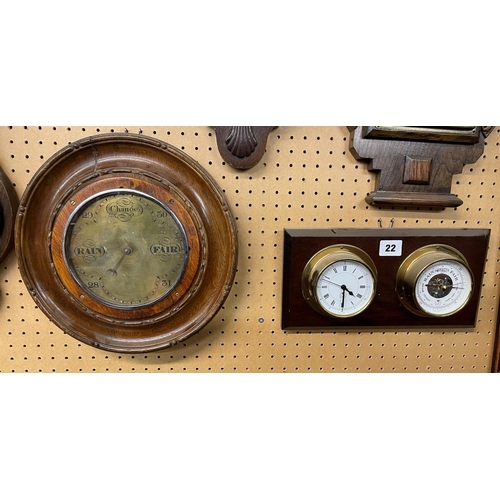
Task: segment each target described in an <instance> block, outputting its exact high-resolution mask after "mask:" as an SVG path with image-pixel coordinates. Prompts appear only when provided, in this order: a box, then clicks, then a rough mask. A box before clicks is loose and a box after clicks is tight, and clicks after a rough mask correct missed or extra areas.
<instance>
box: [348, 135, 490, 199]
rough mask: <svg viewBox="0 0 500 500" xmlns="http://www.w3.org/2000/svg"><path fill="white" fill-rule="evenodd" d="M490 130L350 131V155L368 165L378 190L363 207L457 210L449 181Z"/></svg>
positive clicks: (481, 146)
mask: <svg viewBox="0 0 500 500" xmlns="http://www.w3.org/2000/svg"><path fill="white" fill-rule="evenodd" d="M491 129H492V127H479V126H475V127H375V126H357V127H349V130H350V132H351V137H350V150H351V153H352V154H353V156H354V157H355V158H356V159H358V160H361V159H367V160H370V163H369V164H368V169H369V170H370V171H374V172H377V173H378V174H379V175H378V186H377V189H376V190H375V191H373V192H371V193H369V194H368V196H367V197H366V202H367V203H368V204H370V205H378V206H408V207H422V208H430V207H437V208H445V207H458V206H460V205H461V204H462V203H463V201H462V200H461V199H460V198H458V197H457V196H456V195H454V194H452V193H451V185H452V177H453V175H455V174H459V173H461V172H462V169H463V167H464V165H466V164H471V163H474V162H476V161H477V160H478V159H479V157H480V156H481V155H482V154H483V150H484V140H485V138H486V137H487V136H488V134H489V133H490V132H491Z"/></svg>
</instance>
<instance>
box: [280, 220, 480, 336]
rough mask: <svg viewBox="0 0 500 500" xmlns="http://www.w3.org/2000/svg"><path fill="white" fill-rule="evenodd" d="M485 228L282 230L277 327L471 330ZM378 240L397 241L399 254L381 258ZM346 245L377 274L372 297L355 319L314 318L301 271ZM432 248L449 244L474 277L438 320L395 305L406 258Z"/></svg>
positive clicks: (317, 316) (477, 299) (400, 304)
mask: <svg viewBox="0 0 500 500" xmlns="http://www.w3.org/2000/svg"><path fill="white" fill-rule="evenodd" d="M489 235H490V231H489V230H488V229H458V230H455V229H387V230H385V229H286V230H285V233H284V262H283V296H282V328H283V329H284V330H288V331H290V329H311V330H318V329H322V330H330V329H339V328H342V329H346V330H348V329H352V328H353V327H354V328H363V329H382V328H393V327H394V328H400V327H401V328H407V329H415V328H426V329H428V328H470V327H474V326H475V323H476V315H477V310H478V305H479V298H480V295H481V283H482V276H483V271H484V264H485V260H486V254H487V249H488V241H489ZM381 240H402V242H403V243H402V249H403V250H402V255H400V256H380V255H379V244H380V241H381ZM337 244H346V245H352V246H355V247H358V248H361V249H362V250H364V251H365V252H366V253H367V254H368V255H369V256H370V257H371V258H372V259H373V262H374V264H375V266H376V269H377V272H378V284H377V291H376V294H375V298H374V300H373V302H372V303H371V304H370V306H369V307H368V308H367V309H366V310H364V311H363V312H362V313H360V314H359V315H357V316H354V317H349V318H342V319H340V318H334V317H327V316H323V315H322V314H319V313H318V312H317V311H315V310H314V309H313V308H312V307H310V306H309V305H308V304H307V302H306V300H305V299H304V297H303V295H302V290H301V278H302V271H303V269H304V267H305V266H306V264H307V262H308V261H309V259H310V258H311V257H312V256H313V255H315V254H316V253H317V252H318V251H320V250H321V249H323V248H326V247H328V246H330V245H337ZM431 244H443V245H449V246H451V247H453V248H455V249H456V250H458V251H459V252H461V253H462V254H463V255H464V256H465V258H466V259H467V261H468V263H469V266H470V268H471V271H472V274H473V277H474V283H475V285H474V289H473V292H472V296H471V298H470V300H469V302H468V303H467V305H466V306H465V307H463V308H462V309H461V310H460V311H459V312H457V313H455V314H453V315H451V316H447V317H439V318H431V317H423V316H418V315H415V314H413V313H411V312H409V311H408V310H407V309H406V308H405V307H404V306H403V305H402V303H401V302H400V300H399V297H398V294H397V290H396V274H397V272H398V269H399V267H400V266H401V264H402V263H403V261H404V260H405V258H406V257H408V255H410V254H411V253H412V252H414V251H415V250H417V249H419V248H421V247H423V246H426V245H431Z"/></svg>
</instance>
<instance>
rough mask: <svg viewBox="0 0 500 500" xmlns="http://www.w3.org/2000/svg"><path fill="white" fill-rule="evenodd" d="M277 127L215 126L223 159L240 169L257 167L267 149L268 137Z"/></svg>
mask: <svg viewBox="0 0 500 500" xmlns="http://www.w3.org/2000/svg"><path fill="white" fill-rule="evenodd" d="M275 128H276V127H247V126H233V127H220V126H218V127H214V129H215V135H216V137H217V146H218V148H219V153H220V155H221V156H222V159H223V160H224V161H225V162H226V163H228V164H229V165H231V167H234V168H237V169H239V170H247V169H249V168H252V167H255V165H257V163H259V161H260V160H261V158H262V156H263V155H264V153H265V151H266V144H267V137H268V135H269V133H270V132H271V130H273V129H275Z"/></svg>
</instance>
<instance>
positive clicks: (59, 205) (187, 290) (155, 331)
mask: <svg viewBox="0 0 500 500" xmlns="http://www.w3.org/2000/svg"><path fill="white" fill-rule="evenodd" d="M120 181H121V182H120ZM117 182H118V183H120V185H121V186H124V187H126V188H127V189H134V188H137V189H140V190H141V191H144V192H148V193H150V194H151V195H153V196H156V197H158V198H160V199H163V200H164V201H165V200H168V201H169V203H172V202H175V203H176V204H179V209H178V210H177V211H176V215H177V216H178V217H179V219H180V220H181V221H183V223H184V225H185V227H186V229H187V231H188V232H189V234H190V235H191V236H189V237H188V241H189V244H190V245H193V253H192V255H193V260H192V262H188V271H187V272H186V276H187V279H186V280H182V279H181V281H180V283H179V287H180V288H176V290H177V291H180V298H179V300H176V301H171V300H170V299H169V298H166V299H165V300H164V301H161V302H159V304H154V305H150V306H148V307H145V308H144V310H142V312H141V310H140V309H139V310H137V309H136V310H135V311H130V314H129V313H127V311H126V310H125V311H124V310H121V311H117V310H112V311H106V307H98V306H96V305H95V304H93V303H92V301H85V300H84V301H82V300H81V299H80V291H81V290H80V289H79V288H78V284H76V283H74V282H72V277H71V274H70V273H67V272H66V271H65V264H64V262H63V261H62V260H61V256H60V252H61V248H62V243H61V238H62V231H63V225H64V221H66V220H67V219H68V217H69V212H68V210H69V208H68V207H70V206H72V204H71V203H70V201H75V200H80V198H82V199H83V198H85V197H86V196H87V194H88V193H90V192H96V191H97V192H99V191H101V190H106V189H109V188H110V187H111V188H116V187H117ZM68 203H70V204H69V205H68ZM75 204H76V203H75ZM15 244H16V251H17V256H18V263H19V269H20V272H21V275H22V278H23V280H24V283H25V285H26V287H27V288H28V290H29V292H30V294H31V296H32V297H33V299H34V300H35V302H36V303H37V304H38V305H39V307H40V309H41V310H42V311H43V312H44V313H45V314H46V315H47V316H48V317H49V319H51V320H52V321H53V322H54V323H55V324H56V325H57V326H58V327H59V328H61V329H62V330H63V331H65V332H66V333H68V334H70V335H72V336H73V337H75V338H76V339H78V340H79V341H82V342H84V343H87V344H89V345H92V346H94V347H97V348H101V349H105V350H109V351H115V352H128V353H141V352H149V351H154V350H159V349H163V348H166V347H169V346H171V345H174V344H176V343H178V342H180V341H184V340H186V339H187V338H188V337H190V336H192V335H194V334H195V333H197V332H198V331H199V330H200V329H201V328H203V327H204V326H205V325H206V324H207V323H208V322H209V321H210V320H211V319H212V318H213V316H214V315H215V314H216V313H217V312H218V310H219V309H220V308H221V307H222V305H223V303H224V301H225V300H226V298H227V295H228V294H229V291H230V289H231V286H232V283H233V279H234V275H235V272H236V262H237V238H236V227H235V222H234V218H233V216H232V213H231V210H230V208H229V205H228V203H227V201H226V199H225V196H224V194H223V192H222V190H221V189H220V188H219V187H218V186H217V184H216V183H215V181H214V180H213V179H212V177H210V175H209V174H208V173H207V172H206V171H205V169H203V168H202V167H201V166H200V165H199V164H198V163H197V162H196V161H195V160H193V159H192V158H190V157H189V156H188V155H186V154H185V153H183V152H182V151H180V150H178V149H177V148H174V147H173V146H171V145H169V144H167V143H165V142H162V141H160V140H157V139H154V138H150V137H146V136H143V135H135V134H128V133H126V134H117V133H114V134H102V135H98V136H93V137H88V138H85V139H82V140H79V141H76V142H74V143H71V144H70V145H68V146H66V147H65V148H63V149H61V150H60V151H59V152H58V153H56V154H55V155H54V156H52V157H51V158H50V159H48V160H47V161H46V162H45V163H44V164H43V165H42V167H41V168H40V169H39V170H38V172H37V173H36V174H35V175H34V177H33V178H32V180H31V181H30V183H29V184H28V186H27V188H26V190H25V192H24V194H23V196H22V198H21V202H20V207H19V210H18V214H17V221H16V226H15Z"/></svg>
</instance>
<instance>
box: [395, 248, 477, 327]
mask: <svg viewBox="0 0 500 500" xmlns="http://www.w3.org/2000/svg"><path fill="white" fill-rule="evenodd" d="M441 261H451V262H456V263H458V264H461V265H462V266H464V267H465V269H466V270H467V272H468V274H469V276H470V280H471V287H470V290H469V292H468V294H467V297H466V298H465V300H464V301H463V302H462V303H461V305H460V306H459V307H457V308H456V309H454V310H453V311H451V312H449V313H445V314H430V313H429V312H427V311H425V310H424V309H422V307H421V306H420V304H419V302H418V298H417V296H416V285H417V281H418V279H419V277H420V276H421V275H422V274H423V273H424V272H425V271H426V269H428V268H429V267H430V266H432V265H434V264H437V263H439V262H441ZM474 286H475V284H474V273H473V272H472V270H471V268H470V266H469V263H468V262H467V259H466V258H465V257H464V255H463V254H462V253H461V252H459V251H458V250H457V249H456V248H453V247H451V246H449V245H443V244H439V245H426V246H423V247H421V248H418V249H417V250H415V251H414V252H412V253H411V254H410V255H409V256H408V257H406V259H405V260H404V261H403V262H402V264H401V265H400V266H399V269H398V271H397V273H396V292H397V295H398V298H399V300H400V302H401V304H403V306H404V307H405V308H406V309H408V310H409V311H410V312H412V313H414V314H417V315H419V316H426V317H431V318H432V317H435V318H445V317H448V316H452V315H454V314H456V313H457V312H459V311H461V310H462V309H463V308H464V307H465V306H466V305H467V304H468V303H469V301H470V299H471V297H472V294H473V292H474Z"/></svg>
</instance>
